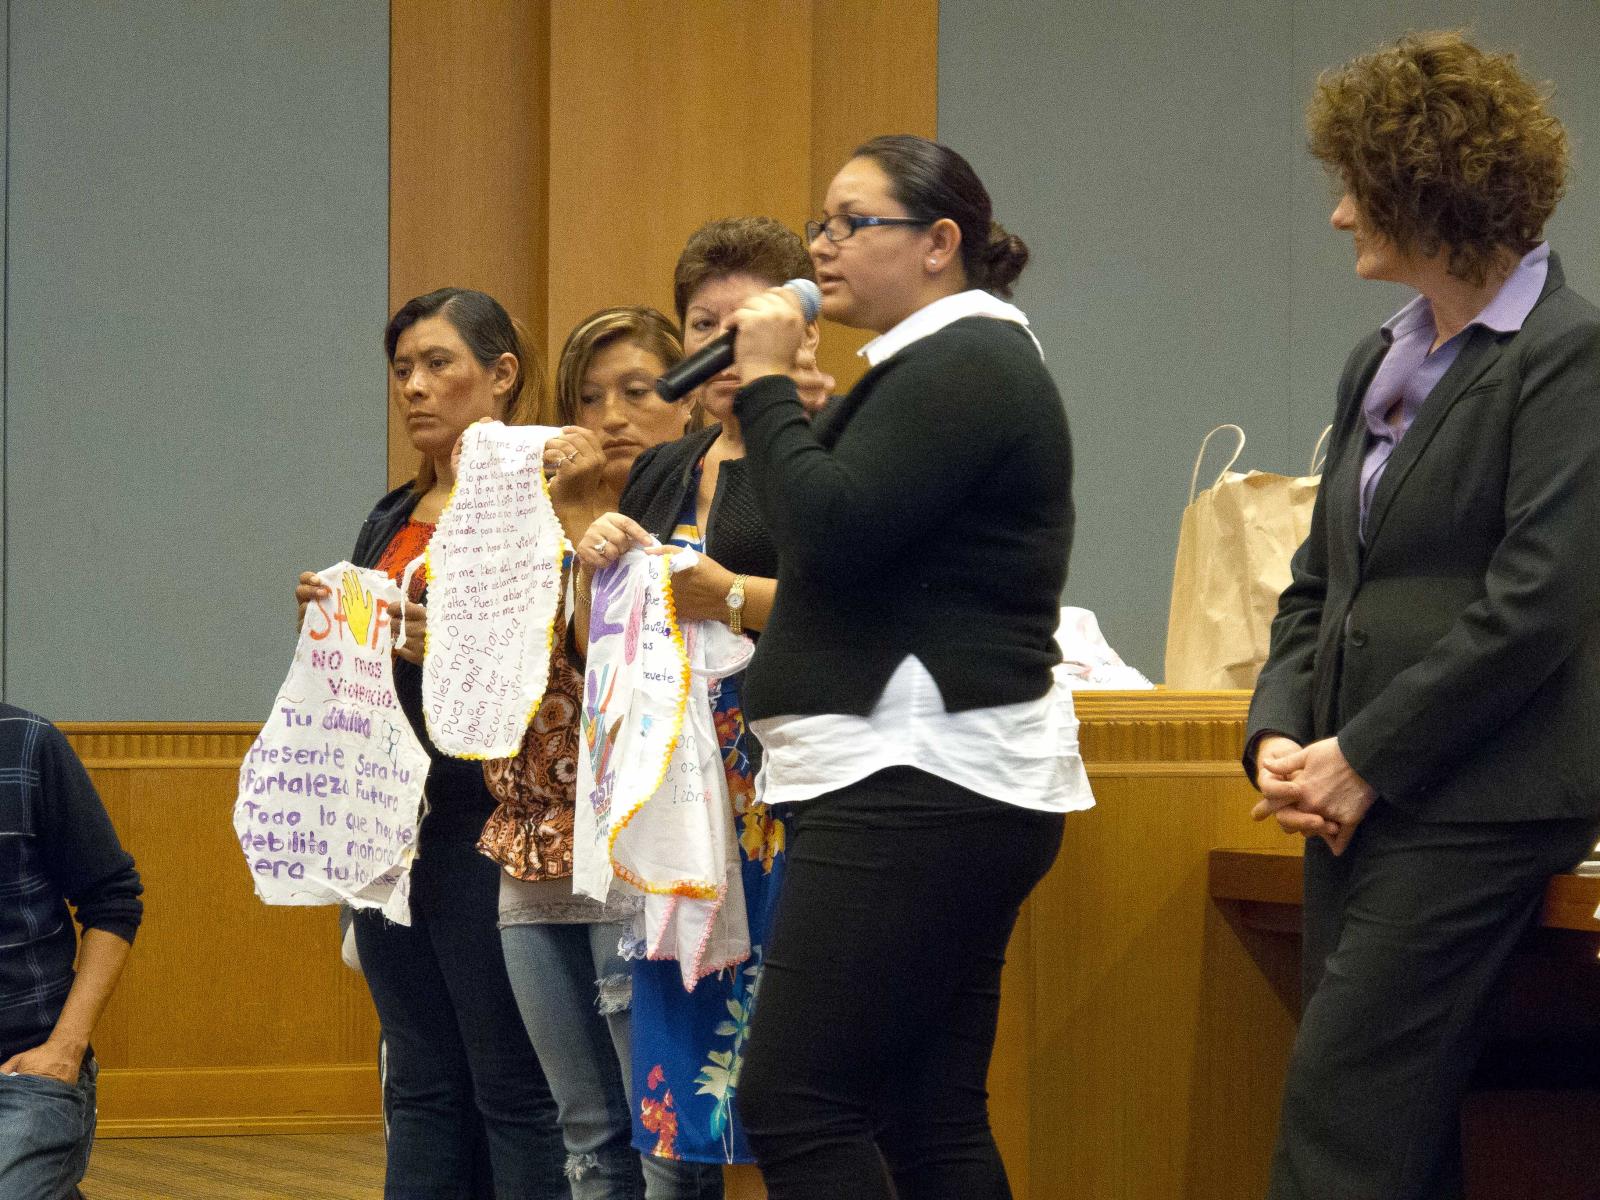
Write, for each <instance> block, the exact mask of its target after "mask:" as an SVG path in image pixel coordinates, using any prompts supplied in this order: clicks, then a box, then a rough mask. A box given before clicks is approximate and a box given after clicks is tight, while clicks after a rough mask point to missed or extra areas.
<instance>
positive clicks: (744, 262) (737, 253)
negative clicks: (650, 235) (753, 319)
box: [672, 217, 817, 324]
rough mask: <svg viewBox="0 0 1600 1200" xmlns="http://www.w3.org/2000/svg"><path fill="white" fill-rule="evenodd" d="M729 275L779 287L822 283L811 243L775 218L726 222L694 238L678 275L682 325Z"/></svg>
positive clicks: (676, 297)
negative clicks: (695, 302)
mask: <svg viewBox="0 0 1600 1200" xmlns="http://www.w3.org/2000/svg"><path fill="white" fill-rule="evenodd" d="M727 275H752V276H754V277H755V278H757V279H761V280H764V281H766V282H768V283H770V284H771V285H772V286H773V287H777V286H778V285H779V284H780V283H786V282H788V281H789V280H791V279H810V280H812V281H813V282H815V281H816V278H817V268H816V264H814V263H813V262H812V261H811V255H810V254H808V253H807V252H806V244H805V242H803V241H801V240H800V235H799V234H798V233H795V232H794V231H793V230H792V229H785V228H784V227H783V226H782V225H780V224H779V223H778V222H776V221H774V220H773V219H772V218H771V217H724V218H723V219H722V220H720V221H711V222H709V223H707V224H705V225H702V226H700V228H699V229H696V230H695V231H694V232H693V233H692V234H690V235H689V241H688V243H687V244H686V245H685V246H684V247H683V253H682V254H680V255H678V265H677V266H676V267H675V268H674V269H673V272H672V302H673V304H674V305H676V306H677V309H678V321H679V323H680V324H681V323H682V322H683V319H684V315H685V314H686V313H687V312H688V311H689V299H690V297H692V296H693V295H694V294H695V293H696V292H697V291H699V290H700V289H701V288H702V287H703V286H705V284H706V283H707V282H709V281H710V280H713V279H721V278H723V277H724V276H727Z"/></svg>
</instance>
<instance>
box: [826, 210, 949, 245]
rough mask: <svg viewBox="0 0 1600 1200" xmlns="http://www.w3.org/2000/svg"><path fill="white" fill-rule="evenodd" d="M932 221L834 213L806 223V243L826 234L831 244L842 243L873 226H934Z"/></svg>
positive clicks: (917, 218) (918, 218) (915, 218)
mask: <svg viewBox="0 0 1600 1200" xmlns="http://www.w3.org/2000/svg"><path fill="white" fill-rule="evenodd" d="M932 224H933V221H932V220H925V219H923V218H921V217H861V216H857V215H856V214H855V213H834V214H833V215H832V216H831V217H823V218H822V220H820V221H807V222H806V241H807V242H808V243H809V242H814V241H816V240H817V235H818V234H819V233H820V234H825V235H826V236H827V239H828V240H829V241H830V242H842V241H844V240H845V238H847V237H853V236H854V235H855V232H856V230H858V229H865V228H868V227H870V226H873V225H932Z"/></svg>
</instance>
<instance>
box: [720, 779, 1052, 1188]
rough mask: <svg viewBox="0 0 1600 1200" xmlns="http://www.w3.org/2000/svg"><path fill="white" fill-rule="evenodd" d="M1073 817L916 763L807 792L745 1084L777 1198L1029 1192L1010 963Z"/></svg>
mask: <svg viewBox="0 0 1600 1200" xmlns="http://www.w3.org/2000/svg"><path fill="white" fill-rule="evenodd" d="M1062 825H1063V818H1062V817H1061V816H1060V815H1059V814H1046V813H1037V812H1030V811H1028V810H1026V809H1021V808H1017V807H1016V806H1014V805H1008V804H1002V803H1000V802H998V801H995V800H990V799H988V798H986V797H983V796H980V795H978V794H976V793H974V792H970V791H967V790H966V789H965V788H962V787H958V786H957V785H955V784H952V783H947V782H945V781H944V780H942V779H938V778H935V777H934V776H932V775H927V774H924V773H923V772H920V771H915V770H911V769H909V768H895V769H892V770H888V771H881V772H879V773H878V774H876V775H873V776H872V777H871V778H869V779H865V780H862V781H861V782H860V783H857V784H853V785H851V786H850V787H847V788H843V789H841V790H840V791H837V792H831V793H829V794H828V795H826V796H820V797H818V798H816V799H815V800H808V801H805V802H804V803H801V804H796V805H794V806H793V807H792V809H791V811H790V813H789V847H788V853H789V862H788V877H787V878H786V880H785V881H784V891H783V897H782V899H781V900H780V902H779V906H778V912H777V918H776V921H775V924H774V928H773V931H772V935H771V939H770V942H769V945H768V950H767V961H766V968H765V971H764V973H763V976H762V980H761V989H760V995H759V999H758V1002H757V1004H756V1012H755V1018H754V1024H753V1026H752V1029H751V1034H750V1045H749V1049H748V1051H747V1052H746V1057H745V1063H744V1070H743V1073H742V1074H741V1076H740V1086H739V1093H738V1100H737V1103H738V1105H739V1111H740V1115H741V1116H742V1117H743V1118H744V1122H745V1128H746V1130H747V1132H748V1133H749V1136H750V1144H751V1147H752V1148H753V1149H754V1151H755V1154H756V1159H757V1161H758V1162H759V1163H760V1165H761V1173H762V1175H763V1176H764V1177H765V1179H766V1184H767V1195H768V1196H769V1198H770V1200H802V1198H805V1200H810V1198H816V1200H839V1198H840V1197H850V1200H879V1198H884V1200H887V1198H888V1197H891V1196H894V1195H896V1194H898V1196H899V1200H991V1198H999V1200H1005V1198H1008V1197H1010V1195H1011V1189H1010V1187H1009V1186H1008V1185H1007V1183H1006V1175H1005V1168H1004V1167H1003V1166H1002V1165H1001V1162H1000V1155H999V1152H998V1151H997V1150H996V1149H995V1144H994V1138H993V1136H992V1135H991V1133H990V1131H989V1113H988V1092H987V1090H986V1086H985V1084H986V1079H987V1075H988V1071H989V1057H990V1054H991V1053H992V1051H993V1049H994V1038H995V1026H996V1022H997V1020H998V1016H999V1010H1000V969H1001V966H1002V965H1003V963H1004V961H1005V948H1006V941H1007V939H1008V938H1009V937H1010V935H1011V927H1012V925H1013V924H1014V923H1015V922H1016V918H1017V911H1018V909H1019V908H1020V906H1021V904H1022V901H1023V900H1024V899H1025V898H1026V897H1027V895H1028V893H1029V892H1030V891H1032V890H1033V887H1034V885H1035V884H1036V883H1038V881H1039V880H1040V879H1041V878H1043V876H1044V873H1045V872H1046V871H1047V870H1048V869H1049V867H1050V864H1051V863H1052V862H1054V861H1055V857H1056V851H1057V850H1058V849H1059V847H1060V844H1061V830H1062ZM886 1167H887V1173H886V1170H885V1168H886ZM891 1175H892V1177H893V1188H891V1185H890V1179H889V1176H891Z"/></svg>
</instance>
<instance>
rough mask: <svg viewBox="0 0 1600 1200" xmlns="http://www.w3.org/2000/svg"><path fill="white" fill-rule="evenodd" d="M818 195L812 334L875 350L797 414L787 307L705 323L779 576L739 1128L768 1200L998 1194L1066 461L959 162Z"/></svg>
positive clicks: (911, 144)
mask: <svg viewBox="0 0 1600 1200" xmlns="http://www.w3.org/2000/svg"><path fill="white" fill-rule="evenodd" d="M826 202H827V209H828V212H827V215H825V216H824V217H823V219H822V220H820V221H817V222H813V223H812V224H811V225H810V226H809V227H808V230H807V232H808V234H809V236H810V239H811V240H810V250H811V255H812V258H813V260H814V261H815V263H816V266H817V278H818V282H819V284H820V286H821V289H822V297H823V313H824V315H826V316H828V317H831V318H833V319H834V320H837V321H841V322H842V323H844V324H847V325H852V326H855V327H858V328H866V329H873V330H876V331H878V332H879V333H880V335H882V336H880V337H879V338H878V339H876V340H875V341H873V342H871V343H869V344H868V345H867V346H866V348H865V349H864V350H863V354H864V355H865V357H866V358H867V359H868V361H869V363H871V369H870V370H869V371H868V372H867V374H866V375H865V376H864V377H863V378H862V380H861V381H860V383H858V384H857V385H856V387H855V388H854V389H853V390H852V391H851V393H850V394H849V395H848V396H847V397H845V398H844V399H843V400H842V401H840V402H838V403H836V404H835V405H833V406H831V407H830V408H829V409H828V410H827V411H826V412H825V413H824V414H823V415H822V416H820V417H819V418H818V419H817V420H816V422H815V423H813V422H812V421H811V420H809V419H808V417H807V415H806V412H805V410H804V408H803V407H802V405H801V403H800V400H799V398H798V396H797V395H796V392H795V387H794V384H793V382H792V380H790V379H789V378H787V373H788V372H789V371H791V370H792V369H793V364H794V361H795V355H796V353H797V351H798V350H799V349H800V347H801V344H802V336H803V330H804V320H803V317H802V315H801V313H800V311H799V308H798V306H797V305H796V303H795V302H794V301H793V299H792V298H789V297H788V296H787V295H786V294H785V293H784V292H782V291H781V290H774V291H769V292H766V293H763V294H761V295H758V296H756V297H754V298H752V299H751V300H750V301H749V302H748V303H747V304H746V305H745V306H744V307H743V308H742V309H741V310H740V311H739V312H738V313H737V314H735V316H734V318H733V323H734V324H735V325H736V326H737V327H738V329H739V335H738V340H737V343H736V354H737V358H736V366H737V369H738V371H739V373H740V377H741V379H742V381H743V384H744V386H743V387H742V388H741V390H740V391H739V393H738V395H737V397H736V398H735V401H734V409H735V412H736V413H737V415H738V418H739V421H740V423H741V426H742V428H743V430H744V436H745V444H746V453H747V455H748V458H749V461H750V471H751V475H752V477H753V478H754V480H755V481H756V491H757V497H758V500H759V503H760V505H761V509H762V513H763V515H764V516H765V518H766V521H767V523H768V525H769V527H770V528H771V530H772V534H773V538H774V540H775V541H776V543H777V545H778V549H779V555H780V562H781V567H780V571H779V577H778V578H779V587H778V591H777V599H776V602H775V605H774V608H773V611H772V614H771V616H770V618H769V620H768V623H767V627H766V630H765V632H764V635H763V637H762V641H761V643H760V645H759V646H758V647H757V650H756V656H755V660H754V662H753V663H752V665H751V667H750V671H749V677H748V683H747V693H746V704H747V713H748V715H749V717H750V718H751V719H752V722H753V728H754V729H755V731H756V733H757V734H758V736H759V737H760V739H761V741H762V743H763V746H764V747H765V749H766V753H767V760H766V763H765V766H764V769H763V771H764V775H763V782H764V792H763V796H764V798H765V799H766V800H768V801H769V802H771V803H774V804H778V805H783V806H784V808H783V809H780V811H786V812H787V814H788V820H789V822H790V844H789V859H790V862H789V877H788V880H787V882H786V885H785V891H784V897H783V903H782V904H781V906H780V907H779V910H778V916H777V922H776V927H775V929H774V931H773V933H772V937H771V942H770V947H769V951H768V959H767V973H766V977H765V979H764V981H763V983H762V991H761V1003H760V1005H759V1006H758V1008H757V1012H756V1018H755V1026H754V1029H753V1030H752V1034H751V1045H750V1051H749V1054H748V1057H747V1059H746V1063H745V1071H744V1076H743V1079H742V1089H741V1094H740V1111H741V1113H742V1115H743V1116H744V1119H745V1122H746V1125H747V1128H748V1130H749V1134H750V1140H751V1144H752V1145H753V1146H754V1148H755V1151H756V1156H757V1159H758V1161H759V1162H760V1164H761V1168H762V1173H763V1175H764V1176H765V1178H766V1182H767V1188H768V1195H769V1196H770V1197H771V1198H772V1200H793V1198H795V1197H818V1198H820V1197H836V1196H840V1195H847V1194H848V1195H853V1196H857V1197H861V1198H862V1200H867V1198H875V1197H884V1198H887V1197H889V1196H891V1195H892V1194H894V1190H895V1189H897V1190H898V1193H899V1194H900V1195H901V1196H907V1197H910V1196H915V1197H917V1198H918V1200H926V1198H929V1197H958V1196H959V1197H978V1196H982V1197H986V1198H988V1197H1003V1196H1009V1195H1010V1191H1009V1187H1008V1185H1007V1183H1006V1178H1005V1169H1004V1167H1003V1166H1002V1164H1001V1162H1000V1157H999V1153H998V1151H997V1150H996V1148H995V1145H994V1139H993V1137H992V1135H991V1133H990V1130H989V1123H988V1112H987V1097H986V1092H985V1090H984V1088H985V1079H986V1076H987V1072H988V1065H989V1057H990V1054H991V1052H992V1050H993V1045H994V1036H995V1026H996V1021H997V1017H998V1012H999V984H1000V971H1001V965H1002V963H1003V960H1004V952H1005V945H1006V941H1007V939H1008V937H1009V935H1010V932H1011V927H1012V925H1013V923H1014V922H1015V919H1016V916H1017V912H1018V909H1019V907H1020V905H1021V903H1022V901H1023V900H1024V899H1025V898H1026V896H1027V895H1028V893H1029V892H1030V891H1031V890H1032V888H1033V887H1034V885H1035V884H1036V883H1037V882H1038V881H1039V879H1040V878H1042V877H1043V875H1044V873H1045V871H1046V870H1048V868H1049V866H1050V864H1051V862H1052V861H1053V860H1054V858H1055V855H1056V851H1057V848H1058V846H1059V844H1060V838H1061V833H1062V827H1063V817H1062V814H1063V813H1064V812H1066V811H1069V810H1072V809H1079V808H1085V807H1088V806H1089V805H1091V804H1092V803H1093V800H1092V797H1091V796H1090V795H1089V791H1088V786H1087V782H1086V779H1085V777H1084V774H1083V766H1082V762H1081V760H1080V759H1079V757H1078V754H1077V738H1076V732H1077V723H1076V720H1075V719H1074V717H1073V714H1072V702H1071V696H1070V693H1067V692H1066V691H1065V690H1060V691H1057V690H1055V689H1054V688H1053V686H1052V684H1053V681H1052V677H1051V667H1052V666H1053V665H1054V664H1055V662H1056V661H1057V660H1058V659H1059V652H1058V650H1057V648H1056V645H1055V642H1054V638H1053V634H1054V630H1055V626H1056V622H1057V620H1058V617H1059V604H1060V594H1061V589H1062V587H1063V585H1064V584H1065V581H1066V569H1067V557H1068V553H1069V551H1070V548H1071V543H1072V526H1073V509H1072V501H1071V495H1070V490H1071V475H1072V468H1071V443H1070V439H1069V437H1068V433H1067V423H1066V416H1065V413H1064V411H1063V409H1062V405H1061V399H1060V396H1059V394H1058V393H1057V391H1056V388H1055V385H1054V384H1053V383H1052V381H1051V379H1050V376H1049V374H1048V372H1047V371H1046V370H1045V367H1044V363H1043V361H1042V358H1041V355H1040V351H1039V347H1038V344H1037V342H1036V341H1035V340H1034V339H1033V337H1032V335H1031V334H1030V333H1029V332H1028V330H1027V325H1026V318H1025V317H1024V316H1023V314H1022V313H1021V311H1020V310H1018V309H1016V308H1014V307H1013V306H1011V305H1009V304H1006V303H1004V302H1003V301H1002V300H1001V299H999V298H998V297H1000V296H1004V295H1009V290H1010V285H1011V282H1012V281H1013V280H1014V279H1015V278H1016V277H1017V275H1018V273H1019V272H1020V271H1021V269H1022V267H1023V265H1024V264H1025V263H1026V261H1027V249H1026V247H1025V246H1024V245H1023V244H1022V242H1021V241H1020V240H1019V239H1017V238H1015V237H1013V236H1011V235H1009V234H1007V233H1006V232H1005V231H1004V230H1003V229H1001V228H1000V227H999V226H998V225H996V224H995V223H994V222H993V220H992V217H991V211H990V202H989V197H988V194H987V192H986V191H985V190H984V188H983V185H982V183H981V182H980V181H979V180H978V178H977V176H976V175H975V174H974V173H973V171H972V168H971V167H970V166H969V165H968V164H967V162H966V161H965V160H964V159H963V158H962V157H961V156H960V155H958V154H956V153H955V152H954V151H952V150H950V149H948V148H947V147H944V146H941V145H938V144H937V143H934V142H930V141H927V140H926V139H923V138H918V137H911V136H895V137H883V138H877V139H874V140H873V141H871V142H868V143H867V144H865V145H864V146H862V147H860V148H859V149H858V150H857V151H856V153H855V155H854V156H853V157H852V158H851V159H850V161H849V162H847V163H846V164H845V166H844V168H843V169H842V170H841V171H840V172H839V173H838V175H837V176H835V178H834V180H833V182H832V184H831V185H830V186H829V189H828V194H827V200H826ZM821 1014H826V1019H825V1020H819V1019H818V1018H819V1015H821ZM885 1164H886V1165H887V1168H888V1173H889V1175H892V1176H893V1183H892V1184H891V1181H890V1179H889V1178H888V1177H887V1176H886V1175H885V1171H884V1166H885Z"/></svg>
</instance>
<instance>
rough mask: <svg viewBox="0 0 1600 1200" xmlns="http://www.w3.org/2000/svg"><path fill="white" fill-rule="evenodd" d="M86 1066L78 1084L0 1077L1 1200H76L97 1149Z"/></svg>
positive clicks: (91, 1070) (91, 1075)
mask: <svg viewBox="0 0 1600 1200" xmlns="http://www.w3.org/2000/svg"><path fill="white" fill-rule="evenodd" d="M99 1070H100V1068H99V1067H98V1065H97V1064H96V1063H95V1061H94V1059H93V1057H90V1058H88V1059H86V1060H85V1061H84V1065H83V1072H82V1073H81V1074H80V1075H79V1076H78V1082H77V1084H75V1085H74V1084H70V1083H62V1082H61V1081H60V1080H59V1079H49V1078H46V1077H45V1076H42V1075H0V1196H19V1197H20V1196H27V1197H28V1198H29V1200H65V1197H68V1196H73V1195H76V1188H77V1184H78V1180H80V1179H82V1178H83V1173H84V1171H86V1170H87V1169H88V1167H89V1150H90V1148H91V1147H92V1146H93V1145H94V1118H95V1112H94V1081H95V1076H96V1075H97V1074H99Z"/></svg>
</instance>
